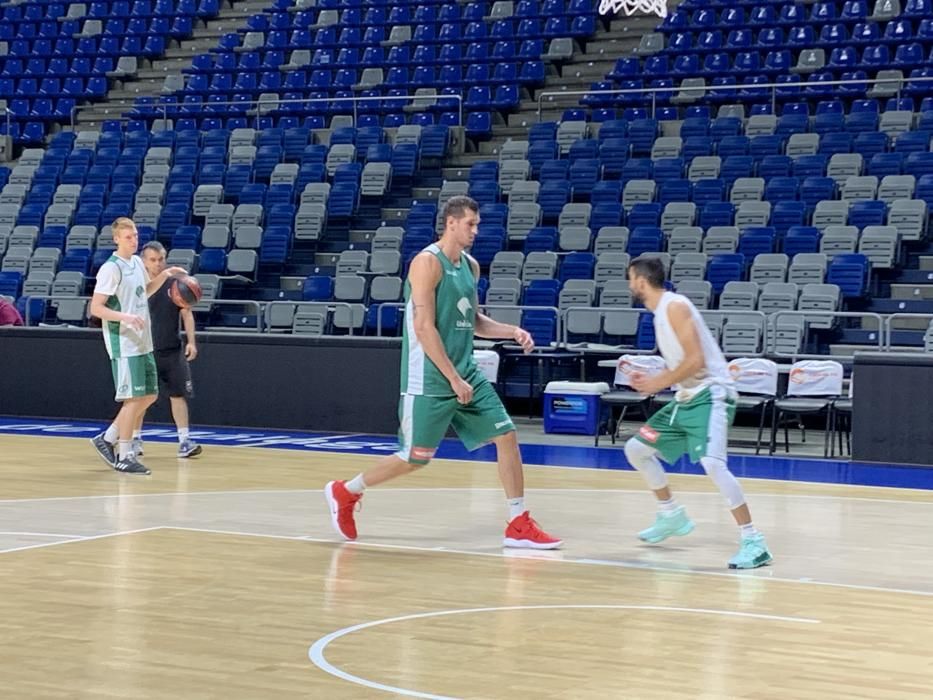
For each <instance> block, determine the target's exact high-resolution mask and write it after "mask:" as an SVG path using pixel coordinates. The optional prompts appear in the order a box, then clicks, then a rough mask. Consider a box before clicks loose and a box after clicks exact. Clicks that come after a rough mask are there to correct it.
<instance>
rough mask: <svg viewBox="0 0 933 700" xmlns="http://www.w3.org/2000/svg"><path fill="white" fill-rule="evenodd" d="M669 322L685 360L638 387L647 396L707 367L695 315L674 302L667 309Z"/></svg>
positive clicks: (684, 305)
mask: <svg viewBox="0 0 933 700" xmlns="http://www.w3.org/2000/svg"><path fill="white" fill-rule="evenodd" d="M667 320H668V321H669V322H670V324H671V328H673V329H674V334H675V335H676V336H677V340H679V341H680V346H681V347H682V348H683V349H684V359H683V362H681V363H680V364H679V365H677V367H675V368H674V369H668V370H665V371H663V372H661V373H659V374H658V375H656V376H654V377H650V378H648V379H644V380H642V381H641V382H639V383H638V384H639V385H638V386H637V387H636V388H637V389H638V390H639V391H641V392H643V393H645V394H656V393H658V392H659V391H663V390H664V389H667V388H668V387H671V386H673V385H674V384H679V383H680V382H682V381H683V380H684V379H687V378H688V377H692V376H694V375H696V374H697V373H698V372H699V371H700V370H702V369H703V368H704V367H706V359H705V358H704V357H703V349H702V347H701V345H700V336H699V334H698V333H697V328H696V322H695V321H694V320H693V314H691V313H690V308H689V307H688V306H687V305H686V304H682V303H680V302H673V303H671V304H669V305H668V307H667Z"/></svg>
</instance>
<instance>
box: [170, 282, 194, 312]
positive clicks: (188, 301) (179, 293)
mask: <svg viewBox="0 0 933 700" xmlns="http://www.w3.org/2000/svg"><path fill="white" fill-rule="evenodd" d="M201 294H202V292H201V284H200V283H199V282H198V281H197V280H196V279H195V278H194V277H191V276H189V275H180V276H178V277H173V278H172V279H171V280H170V281H169V288H168V296H169V298H170V299H171V300H172V301H173V302H175V305H176V306H177V307H179V308H181V309H187V308H190V307H191V305H192V304H197V303H198V302H199V301H201Z"/></svg>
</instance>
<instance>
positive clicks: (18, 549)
mask: <svg viewBox="0 0 933 700" xmlns="http://www.w3.org/2000/svg"><path fill="white" fill-rule="evenodd" d="M161 529H162V526H161V525H156V526H155V527H141V528H139V529H137V530H121V531H119V532H105V533H104V534H102V535H90V536H89V537H80V538H77V539H70V540H62V541H60V542H41V543H39V544H28V545H25V546H23V547H12V548H10V549H0V554H11V553H13V552H24V551H26V550H27V549H43V548H45V547H55V546H57V545H60V544H71V543H72V542H90V541H91V540H103V539H107V538H108V537H119V536H120V535H135V534H136V533H139V532H152V531H153V530H161Z"/></svg>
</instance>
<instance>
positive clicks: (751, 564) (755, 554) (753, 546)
mask: <svg viewBox="0 0 933 700" xmlns="http://www.w3.org/2000/svg"><path fill="white" fill-rule="evenodd" d="M773 558H774V557H772V556H771V552H769V551H768V545H767V543H766V542H765V536H764V535H762V534H761V533H758V534H757V535H752V536H751V537H745V538H743V539H742V544H741V545H739V552H738V554H736V555H735V556H734V557H732V559H730V560H729V568H730V569H757V568H758V567H759V566H765V565H766V564H770V563H771V560H772V559H773Z"/></svg>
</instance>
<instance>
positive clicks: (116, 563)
mask: <svg viewBox="0 0 933 700" xmlns="http://www.w3.org/2000/svg"><path fill="white" fill-rule="evenodd" d="M174 449H175V446H174V445H170V444H167V443H163V444H158V443H147V454H146V462H147V464H148V465H149V466H150V467H151V468H152V469H153V475H152V476H151V477H148V478H145V477H144V478H139V477H132V476H125V475H120V474H116V473H114V472H112V471H111V470H109V469H107V468H106V467H105V466H104V465H103V464H102V463H101V462H100V461H99V460H98V458H97V457H96V456H95V455H94V454H93V452H92V450H91V448H90V446H89V445H88V443H87V441H86V440H84V439H75V438H54V437H41V438H37V437H25V436H9V435H4V436H0V469H2V474H3V486H4V494H5V495H4V497H3V499H4V500H2V501H0V553H2V556H0V562H2V565H3V572H4V575H3V577H2V580H0V610H2V617H0V639H2V646H3V649H2V651H3V669H4V673H3V686H4V696H5V697H8V698H104V697H108V698H109V697H114V698H115V697H125V698H167V697H174V698H236V699H239V698H250V699H255V698H286V697H287V698H293V697H294V698H298V697H301V698H321V699H325V698H326V699H331V698H335V699H336V698H379V697H393V696H394V697H419V698H515V697H529V698H543V699H550V698H574V699H576V698H594V699H596V698H600V699H602V698H664V699H669V698H782V699H784V698H814V699H820V700H825V699H826V698H918V699H920V698H929V697H930V694H931V690H930V689H931V688H933V635H931V634H930V632H929V621H930V620H931V619H933V558H931V557H930V551H931V550H930V543H929V527H928V524H929V523H930V521H931V515H933V498H931V494H930V493H929V492H924V491H911V490H898V489H881V488H864V487H852V486H831V485H817V484H799V483H788V482H778V481H751V480H745V481H744V482H743V483H744V485H745V487H746V489H747V491H748V493H749V496H750V498H749V503H750V505H751V507H752V510H753V514H754V516H755V521H756V523H757V524H758V525H759V527H761V528H762V529H763V530H764V531H765V533H766V534H767V535H768V538H769V544H770V545H771V548H772V551H773V552H774V554H775V562H774V565H773V566H771V567H768V568H766V569H760V570H757V571H753V572H746V573H735V572H729V571H727V570H726V569H725V562H726V560H727V559H728V557H729V556H731V554H733V553H734V551H735V548H736V546H737V533H736V530H735V527H734V526H733V525H732V524H731V519H730V517H729V514H728V512H727V511H726V509H725V507H724V505H723V504H722V502H721V500H720V496H719V494H718V493H715V492H714V491H713V488H712V484H710V483H709V482H708V481H707V479H706V478H704V477H692V476H680V477H675V478H674V479H673V481H672V483H673V485H674V486H675V487H676V488H677V490H678V495H679V498H680V500H681V501H682V502H684V503H685V504H686V505H687V506H688V509H689V511H690V513H691V515H692V517H693V518H694V519H695V520H696V522H697V529H696V531H695V532H694V533H693V534H692V535H691V536H690V537H688V538H685V539H682V540H677V541H674V542H672V543H664V544H663V545H659V546H648V545H643V544H640V543H639V542H638V541H637V540H636V539H635V537H634V533H635V532H636V531H637V530H638V529H640V528H641V527H644V526H645V524H646V523H648V522H650V520H651V519H652V517H653V506H652V502H651V498H650V496H649V495H648V494H647V493H646V492H645V490H644V488H643V486H642V483H641V480H640V477H639V476H638V475H636V474H633V473H631V472H607V471H599V470H590V469H579V468H574V469H563V468H551V467H531V468H529V469H528V474H527V481H528V486H529V491H528V493H527V499H526V500H527V502H528V504H529V506H530V507H531V509H532V513H533V514H534V515H535V516H536V517H537V519H538V520H539V521H540V522H541V523H542V525H543V526H544V527H545V528H546V529H548V530H549V531H551V532H553V533H554V534H556V535H559V536H561V537H563V538H564V540H565V547H564V549H563V550H561V551H560V552H556V553H537V552H525V551H519V552H514V551H503V550H502V549H501V547H500V546H499V545H500V542H501V536H502V529H503V527H504V520H505V504H504V499H503V496H502V494H501V492H500V490H499V488H498V484H497V481H496V473H495V467H494V465H490V464H488V463H474V462H453V461H443V460H439V461H438V462H436V463H435V464H433V465H432V466H431V467H429V468H428V469H427V470H424V471H422V472H421V473H419V474H416V475H415V476H413V477H411V478H409V479H408V480H403V481H399V482H397V483H396V484H395V485H394V487H392V486H389V487H387V488H384V489H373V490H371V491H369V492H368V493H367V495H366V498H365V499H364V501H363V509H362V511H361V512H360V513H359V514H358V523H359V526H360V542H359V543H358V544H343V543H338V542H337V541H336V537H335V536H334V535H333V533H332V531H331V529H330V522H329V517H328V514H327V511H326V507H325V504H324V500H323V498H322V496H321V494H320V488H321V487H322V486H323V484H324V483H325V482H326V481H328V480H329V479H332V478H345V477H349V476H352V475H354V474H355V473H356V472H357V471H359V470H360V469H361V468H362V467H365V466H366V464H368V463H369V462H370V461H371V460H372V459H374V458H372V457H362V456H353V455H346V454H322V453H319V452H317V453H308V452H299V451H287V450H276V449H255V448H235V447H209V448H207V449H206V450H205V455H204V457H203V458H202V459H199V460H197V461H191V462H184V461H178V460H176V459H175V458H174Z"/></svg>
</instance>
